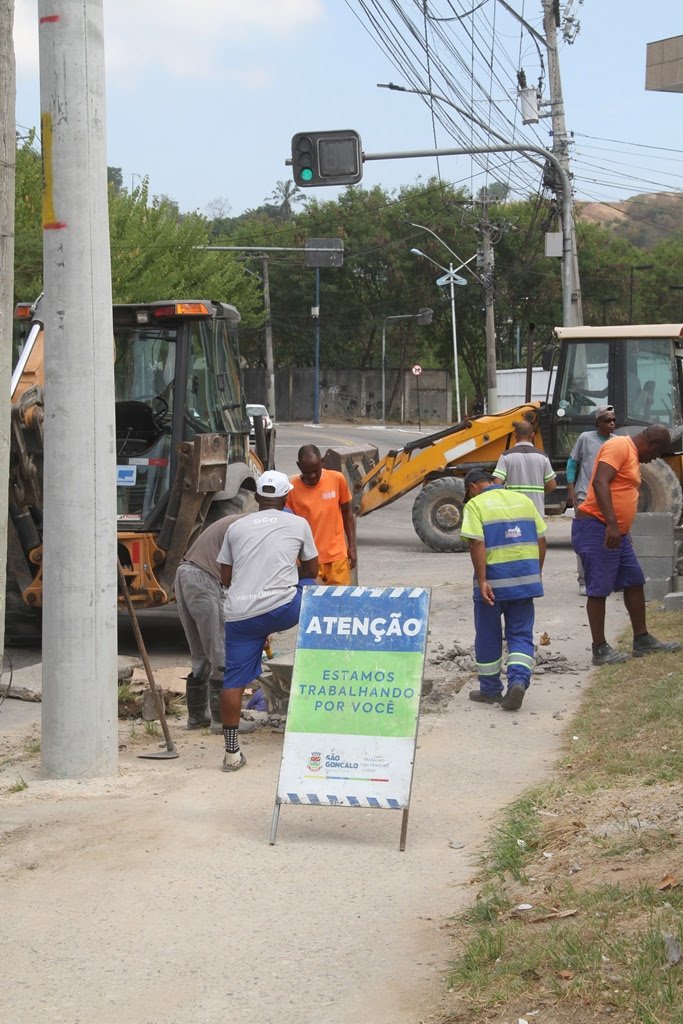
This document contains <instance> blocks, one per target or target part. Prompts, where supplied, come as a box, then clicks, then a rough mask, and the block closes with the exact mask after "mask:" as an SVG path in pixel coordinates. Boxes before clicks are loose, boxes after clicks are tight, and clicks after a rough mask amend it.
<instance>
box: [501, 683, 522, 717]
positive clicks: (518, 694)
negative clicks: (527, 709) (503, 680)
mask: <svg viewBox="0 0 683 1024" xmlns="http://www.w3.org/2000/svg"><path fill="white" fill-rule="evenodd" d="M525 693H526V687H525V686H524V685H523V684H522V683H513V684H512V686H508V692H507V693H506V694H505V696H504V697H503V699H502V701H501V702H500V706H501V707H502V709H503V710H504V711H519V709H520V708H521V706H522V701H523V700H524V694H525Z"/></svg>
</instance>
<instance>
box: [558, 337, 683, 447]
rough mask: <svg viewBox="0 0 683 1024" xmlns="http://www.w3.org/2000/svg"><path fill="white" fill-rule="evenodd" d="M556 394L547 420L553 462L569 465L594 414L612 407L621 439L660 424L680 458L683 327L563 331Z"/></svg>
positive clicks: (682, 415)
mask: <svg viewBox="0 0 683 1024" xmlns="http://www.w3.org/2000/svg"><path fill="white" fill-rule="evenodd" d="M556 334H557V336H558V340H559V347H558V358H557V370H556V375H555V388H554V393H553V396H552V399H551V400H550V402H549V404H548V406H546V408H545V409H544V415H543V418H542V427H543V437H544V447H545V448H546V450H547V451H548V453H549V454H550V457H551V459H552V458H555V459H566V458H567V457H568V456H569V454H570V453H571V450H572V448H573V446H574V443H575V441H576V439H577V437H578V436H579V434H581V433H583V431H585V430H592V429H594V427H595V409H596V408H597V407H598V406H601V405H613V406H614V408H615V410H616V414H617V432H618V433H627V434H636V433H638V432H639V431H640V430H641V429H642V428H643V426H645V425H646V424H648V423H662V424H663V425H664V426H666V427H667V428H668V429H669V430H670V431H671V434H672V437H673V438H674V447H675V451H677V452H680V451H681V434H682V433H683V430H682V427H683V410H682V407H681V396H682V395H683V327H682V326H681V325H679V324H657V325H642V326H641V325H638V326H635V327H622V326H619V327H573V328H569V327H559V328H557V329H556Z"/></svg>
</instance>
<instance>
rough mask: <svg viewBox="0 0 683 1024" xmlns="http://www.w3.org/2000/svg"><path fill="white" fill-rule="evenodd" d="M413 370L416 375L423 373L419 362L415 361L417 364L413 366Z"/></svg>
mask: <svg viewBox="0 0 683 1024" xmlns="http://www.w3.org/2000/svg"><path fill="white" fill-rule="evenodd" d="M412 370H413V373H414V374H415V376H416V377H419V376H420V374H421V373H422V367H421V366H420V364H419V363H415V366H413V368H412Z"/></svg>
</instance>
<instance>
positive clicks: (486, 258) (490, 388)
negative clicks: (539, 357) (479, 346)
mask: <svg viewBox="0 0 683 1024" xmlns="http://www.w3.org/2000/svg"><path fill="white" fill-rule="evenodd" d="M492 228H493V225H492V224H491V221H490V220H489V208H488V204H487V203H484V206H483V210H482V216H481V220H480V221H479V223H478V225H477V230H478V231H479V233H480V234H481V252H482V256H481V271H480V273H481V279H482V281H483V284H484V312H485V314H486V411H487V412H488V413H489V415H490V414H492V413H494V412H498V383H497V377H496V373H497V364H496V317H495V308H494V288H493V281H494V277H493V268H494V255H493V242H492Z"/></svg>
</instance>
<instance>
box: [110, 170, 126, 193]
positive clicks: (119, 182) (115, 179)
mask: <svg viewBox="0 0 683 1024" xmlns="http://www.w3.org/2000/svg"><path fill="white" fill-rule="evenodd" d="M107 184H108V185H109V187H110V188H111V189H113V191H114V192H120V191H121V189H122V188H123V172H122V171H121V168H120V167H107Z"/></svg>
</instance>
